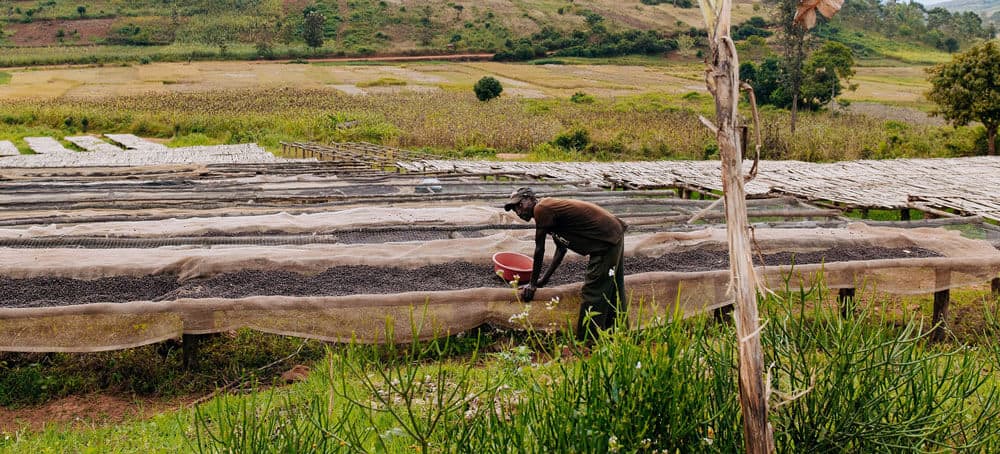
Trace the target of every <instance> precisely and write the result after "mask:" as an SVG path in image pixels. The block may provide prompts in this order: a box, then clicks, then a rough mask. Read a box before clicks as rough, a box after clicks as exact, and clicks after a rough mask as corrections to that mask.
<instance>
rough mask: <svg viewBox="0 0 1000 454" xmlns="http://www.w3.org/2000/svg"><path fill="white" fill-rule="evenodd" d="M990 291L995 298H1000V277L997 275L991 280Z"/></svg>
mask: <svg viewBox="0 0 1000 454" xmlns="http://www.w3.org/2000/svg"><path fill="white" fill-rule="evenodd" d="M990 292H991V293H992V294H993V297H994V298H1000V277H995V278H993V280H992V281H990Z"/></svg>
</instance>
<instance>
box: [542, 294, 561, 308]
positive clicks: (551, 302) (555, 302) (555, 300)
mask: <svg viewBox="0 0 1000 454" xmlns="http://www.w3.org/2000/svg"><path fill="white" fill-rule="evenodd" d="M558 305H559V297H558V296H553V297H552V299H550V300H549V302H547V303H545V310H547V311H551V310H552V309H555V308H556V306H558Z"/></svg>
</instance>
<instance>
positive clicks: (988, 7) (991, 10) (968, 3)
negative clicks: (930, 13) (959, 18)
mask: <svg viewBox="0 0 1000 454" xmlns="http://www.w3.org/2000/svg"><path fill="white" fill-rule="evenodd" d="M934 6H936V7H941V8H945V9H947V10H949V11H960V12H964V11H971V12H973V13H976V14H978V15H980V16H982V17H983V19H984V20H986V21H989V22H992V23H994V24H1000V0H951V1H948V2H944V3H938V4H936V5H934Z"/></svg>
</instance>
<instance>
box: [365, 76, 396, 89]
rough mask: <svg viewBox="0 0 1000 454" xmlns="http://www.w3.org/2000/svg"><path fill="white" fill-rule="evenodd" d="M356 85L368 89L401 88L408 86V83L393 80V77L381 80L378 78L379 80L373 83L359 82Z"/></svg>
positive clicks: (372, 81)
mask: <svg viewBox="0 0 1000 454" xmlns="http://www.w3.org/2000/svg"><path fill="white" fill-rule="evenodd" d="M355 85H357V86H358V87H359V88H368V87H399V86H403V85H406V81H405V80H400V79H395V78H392V77H381V78H378V79H375V80H371V81H365V82H358V83H357V84H355Z"/></svg>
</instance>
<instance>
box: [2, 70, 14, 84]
mask: <svg viewBox="0 0 1000 454" xmlns="http://www.w3.org/2000/svg"><path fill="white" fill-rule="evenodd" d="M11 77H12V76H11V75H10V73H8V72H3V71H0V85H6V84H9V83H10V79H11Z"/></svg>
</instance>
